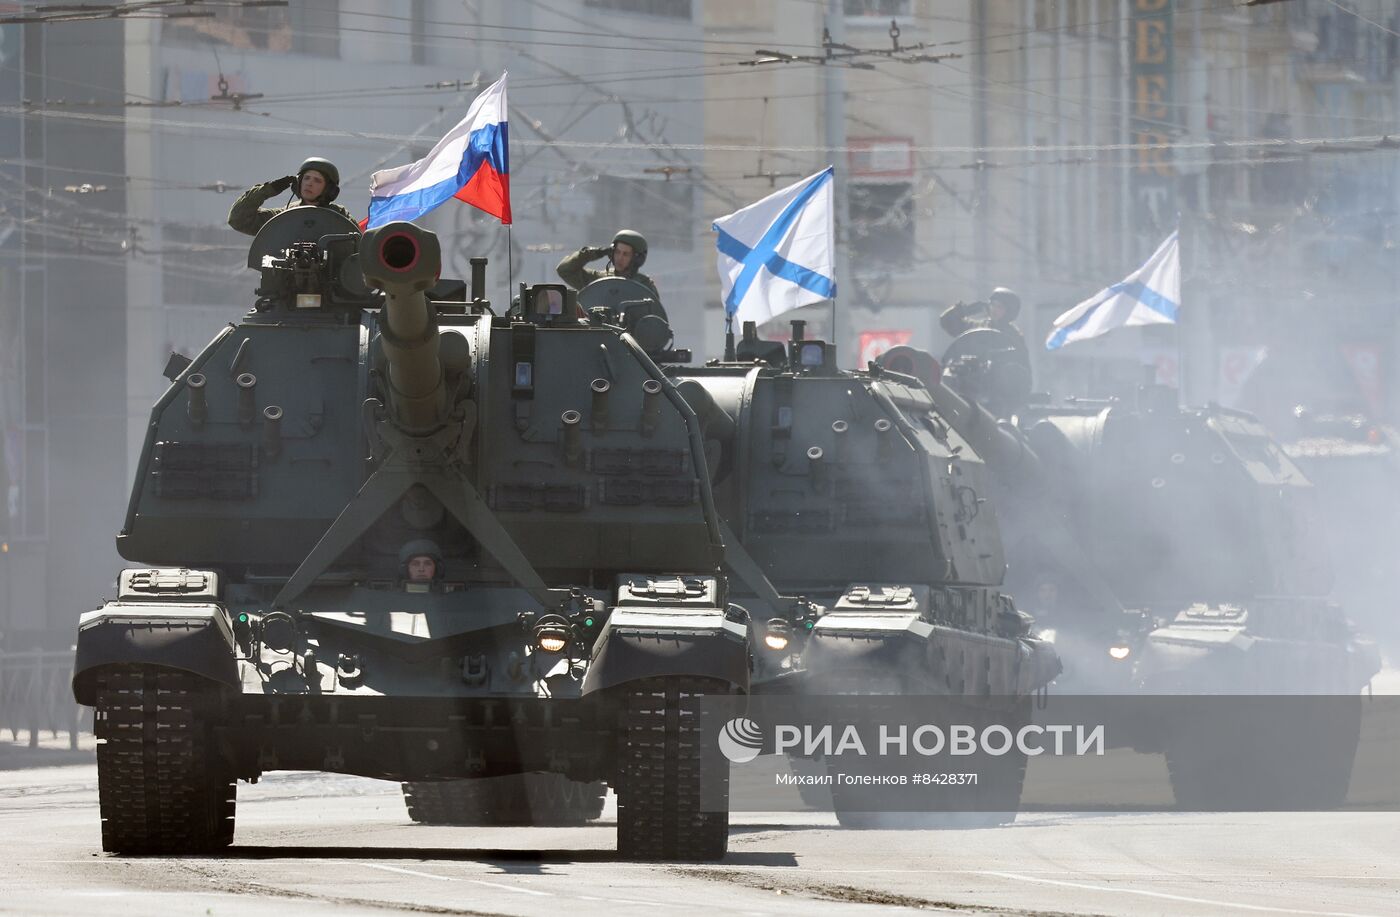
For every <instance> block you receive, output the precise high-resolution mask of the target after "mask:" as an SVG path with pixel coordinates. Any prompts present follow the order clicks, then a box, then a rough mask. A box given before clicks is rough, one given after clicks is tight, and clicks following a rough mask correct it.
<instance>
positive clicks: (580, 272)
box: [555, 246, 661, 302]
mask: <svg viewBox="0 0 1400 917" xmlns="http://www.w3.org/2000/svg"><path fill="white" fill-rule="evenodd" d="M611 252H612V249H611V248H594V247H592V246H585V247H583V248H580V249H579V250H578V251H576V252H574V253H573V254H572V255H569V256H568V257H567V258H565V259H564V260H563V261H560V262H559V267H557V268H555V270H557V271H558V272H559V276H560V277H561V278H563V280H564V282H565V283H567V284H568V285H569V286H571V287H573V288H574V289H575V290H582V289H583V288H584V287H586V286H588V285H589V284H590V283H592V282H593V281H595V280H602V279H603V278H604V277H621V278H623V279H624V280H635V281H636V282H637V283H640V284H641V285H642V286H644V287H646V288H647V289H649V290H651V295H652V296H653V297H655V298H656V301H657V302H661V294H660V293H659V292H657V289H656V284H655V283H653V282H652V279H651V278H650V277H648V276H647V275H646V274H643V273H642V272H641V271H632V272H631V273H627V274H615V273H614V272H613V269H612V265H608V268H607V270H605V271H600V270H597V269H596V268H591V267H585V265H586V264H588V262H590V261H597V260H598V259H599V258H605V257H607V256H608V255H609V254H610V253H611Z"/></svg>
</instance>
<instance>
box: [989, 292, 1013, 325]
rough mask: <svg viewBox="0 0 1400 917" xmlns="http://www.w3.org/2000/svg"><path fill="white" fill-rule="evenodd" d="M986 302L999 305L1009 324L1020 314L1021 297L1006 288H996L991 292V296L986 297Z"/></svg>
mask: <svg viewBox="0 0 1400 917" xmlns="http://www.w3.org/2000/svg"><path fill="white" fill-rule="evenodd" d="M987 300H988V302H996V303H1001V307H1002V309H1004V310H1005V311H1006V320H1007V321H1008V322H1009V321H1011V320H1013V319H1014V318H1016V316H1018V315H1020V314H1021V297H1019V296H1017V295H1016V291H1015V290H1012V289H1009V288H1007V287H997V288H996V289H995V290H993V291H992V295H991V296H989V297H987Z"/></svg>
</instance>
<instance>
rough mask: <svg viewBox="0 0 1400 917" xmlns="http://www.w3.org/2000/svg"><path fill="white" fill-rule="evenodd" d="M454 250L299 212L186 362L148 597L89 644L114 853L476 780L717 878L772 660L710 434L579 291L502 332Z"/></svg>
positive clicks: (78, 684) (84, 675)
mask: <svg viewBox="0 0 1400 917" xmlns="http://www.w3.org/2000/svg"><path fill="white" fill-rule="evenodd" d="M436 252H437V246H436V240H435V239H434V237H433V236H432V234H431V233H428V232H426V231H422V230H419V229H417V228H416V227H413V226H410V225H408V224H403V223H399V224H391V225H389V226H386V227H384V228H382V229H380V230H378V231H376V232H371V233H369V234H366V235H364V236H361V235H360V234H359V233H358V232H357V231H356V229H355V227H354V226H353V224H351V223H350V222H349V221H347V220H345V219H344V218H343V217H341V216H339V215H338V214H336V213H334V212H332V211H329V210H325V209H323V208H314V207H300V208H294V209H293V210H289V211H286V212H285V213H283V214H281V215H279V216H277V217H275V218H274V219H273V220H271V221H269V222H268V224H267V225H266V226H265V227H264V228H263V230H262V232H261V233H259V235H258V237H257V238H256V239H255V240H254V242H253V250H252V252H251V253H250V256H249V263H250V266H251V267H254V268H256V269H258V270H259V272H260V276H261V285H260V287H259V290H258V299H257V302H256V305H255V307H254V309H253V311H252V312H250V313H249V314H248V315H247V317H246V318H245V319H244V320H243V321H242V322H241V323H239V324H238V325H236V326H230V327H228V328H227V329H225V330H224V331H222V332H221V333H220V334H219V335H218V336H217V337H216V338H215V339H214V341H213V342H212V343H211V344H210V345H209V346H208V347H206V348H205V350H204V351H203V352H202V353H200V354H199V355H198V356H196V357H195V358H194V359H193V360H192V361H188V362H184V363H182V362H181V361H179V360H175V361H173V362H172V364H171V366H170V369H169V373H170V376H171V379H172V384H171V386H170V388H169V390H167V392H166V393H165V395H163V396H162V398H161V399H160V401H159V402H158V403H157V405H156V407H155V409H154V410H153V412H152V416H151V422H150V426H149V429H148V435H147V441H146V444H145V448H144V450H143V452H142V457H141V461H140V463H139V466H138V470H137V479H136V481H135V486H134V488H133V493H132V500H131V504H130V510H129V512H128V516H127V520H126V524H125V526H124V528H123V531H122V533H121V534H120V535H119V536H118V546H119V549H120V551H121V553H122V554H123V556H124V557H126V558H128V559H129V560H132V561H135V562H137V563H139V564H141V566H138V567H135V568H133V569H128V570H126V571H124V572H123V573H122V574H121V578H120V586H119V589H118V595H117V597H116V599H115V600H114V601H110V602H107V603H105V604H104V605H103V606H102V607H100V608H98V609H97V610H95V611H92V612H89V613H87V614H85V615H83V617H82V620H81V623H80V625H79V635H78V649H77V662H76V666H75V676H74V685H73V686H74V692H75V695H76V696H77V699H78V700H79V701H80V702H81V703H84V704H89V705H93V706H95V707H96V708H97V711H98V718H97V723H98V726H97V729H98V732H99V736H100V737H101V738H102V740H103V742H102V744H101V745H100V746H99V751H98V770H99V782H100V784H101V792H100V797H101V809H102V819H103V845H104V848H105V849H107V850H111V851H117V852H128V853H134V852H149V853H187V852H196V851H201V850H210V849H214V848H217V847H220V846H223V845H226V844H228V843H229V842H230V840H231V838H232V832H233V808H234V802H233V801H234V796H235V792H234V791H235V787H236V783H235V781H236V780H237V779H239V778H244V779H254V778H256V777H257V776H258V775H259V774H261V773H263V772H265V771H270V770H279V769H309V770H325V771H335V772H340V773H352V774H361V775H366V776H372V777H379V778H384V779H391V780H400V781H419V782H423V783H425V784H426V783H429V782H433V781H451V780H458V781H460V780H463V779H466V778H470V780H472V781H480V782H482V785H487V784H489V785H490V786H491V788H492V792H491V793H490V794H489V795H491V796H492V797H493V798H494V799H495V800H496V802H497V804H498V806H505V807H507V808H508V809H510V811H497V812H496V815H497V817H498V818H499V819H500V820H503V821H506V820H508V821H512V822H514V823H521V822H524V823H531V822H540V823H544V822H558V821H570V820H575V821H576V820H579V819H580V818H586V817H588V816H589V815H596V814H597V812H598V810H599V808H600V804H601V794H602V793H603V792H604V783H605V782H606V783H607V784H610V785H612V786H613V787H614V789H616V791H617V794H618V801H619V815H618V844H619V848H620V850H621V851H622V853H623V854H624V855H625V856H628V857H634V858H646V859H654V858H660V859H677V858H678V859H701V858H714V857H717V856H720V855H722V854H723V852H724V849H725V845H726V841H727V825H728V813H727V792H728V789H727V788H728V783H727V780H728V776H727V775H728V771H727V769H726V768H725V767H724V761H723V759H722V758H720V757H718V755H719V753H718V748H717V746H715V745H714V744H713V743H706V742H700V741H698V736H699V735H700V734H701V733H702V732H703V731H704V730H705V729H707V725H706V723H707V717H708V716H710V711H709V708H708V706H707V705H705V704H703V703H702V701H703V700H704V699H705V698H706V697H707V696H711V695H722V696H729V695H731V694H733V693H735V692H743V691H745V690H747V688H748V658H749V640H748V628H747V626H746V622H745V621H744V620H743V616H742V612H741V611H740V610H739V609H736V608H731V607H730V606H729V605H728V603H727V600H726V591H727V587H726V583H725V580H724V578H723V577H722V576H720V575H719V567H720V562H721V556H722V543H721V536H720V528H719V522H718V518H717V516H716V514H715V513H714V510H713V502H712V500H711V498H710V492H709V474H708V471H707V469H706V464H705V455H704V452H703V449H702V448H701V447H700V438H699V426H698V420H697V418H696V417H695V415H694V412H693V411H691V410H690V409H689V407H688V405H687V404H686V403H685V402H684V400H683V399H682V398H681V397H680V396H679V394H678V393H677V392H676V390H675V388H674V386H673V385H672V384H671V383H670V381H669V380H668V379H666V378H665V376H664V375H663V374H662V373H661V372H660V370H659V369H658V368H657V367H656V366H655V364H654V363H652V361H651V360H650V359H649V358H648V357H647V356H646V353H645V352H644V351H643V350H642V348H641V347H639V346H638V345H637V344H636V342H635V341H633V340H631V339H630V338H629V337H628V336H626V335H623V334H619V333H618V332H617V331H616V330H615V329H610V328H607V327H601V326H588V325H585V324H581V323H580V322H578V321H577V320H576V319H574V318H573V316H572V315H571V314H568V313H566V312H565V311H564V310H561V309H551V308H549V306H550V304H551V303H556V302H559V301H561V300H562V298H563V297H564V295H565V291H563V290H562V289H561V288H557V287H552V286H541V287H535V288H531V289H529V290H527V291H526V295H525V297H524V300H525V301H526V307H525V308H524V309H522V311H521V313H520V314H519V315H515V316H504V315H503V316H496V315H495V314H494V313H493V311H492V310H491V307H490V303H489V302H488V301H487V300H486V298H485V290H484V287H485V283H484V267H483V268H482V269H481V270H474V277H473V283H472V291H471V297H470V299H468V298H467V296H466V292H465V288H464V286H463V285H461V284H455V285H454V284H451V283H438V284H436V285H434V281H435V279H436V275H437V273H438V267H437V256H436ZM454 286H455V289H454ZM376 287H378V288H381V289H382V290H383V291H384V292H383V293H380V292H379V290H377V289H375V288H376ZM541 305H542V306H543V308H539V307H538V306H541ZM405 555H410V556H417V557H418V558H419V560H421V555H426V556H427V557H428V558H429V559H431V560H432V561H433V562H434V564H433V567H432V577H431V578H430V579H414V578H412V577H411V576H410V575H409V570H408V567H409V564H408V563H407V560H408V557H406V556H405ZM421 566H422V565H421V563H419V564H416V565H415V569H418V568H421ZM541 779H542V780H545V781H546V782H549V781H553V783H552V784H551V785H552V786H554V788H555V790H558V792H552V793H546V794H544V795H543V796H541V797H540V798H539V799H532V798H530V797H531V796H532V795H533V794H526V793H525V792H524V787H525V786H526V784H527V782H528V783H530V784H531V785H532V786H533V785H535V784H537V783H538V781H539V780H541ZM702 781H704V785H703V787H702ZM702 789H703V792H702ZM564 790H567V792H565V791H564ZM532 801H535V802H540V801H543V802H544V803H545V804H546V805H555V806H557V808H556V809H552V810H546V811H540V810H538V809H533V810H532V809H531V808H529V807H528V803H530V802H532ZM512 807H513V808H512Z"/></svg>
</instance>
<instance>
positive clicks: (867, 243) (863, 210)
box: [849, 182, 914, 267]
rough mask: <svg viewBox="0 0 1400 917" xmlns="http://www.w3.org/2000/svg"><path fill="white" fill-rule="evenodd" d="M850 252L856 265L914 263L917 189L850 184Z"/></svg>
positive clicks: (886, 184)
mask: <svg viewBox="0 0 1400 917" xmlns="http://www.w3.org/2000/svg"><path fill="white" fill-rule="evenodd" d="M849 187H850V201H849V205H850V212H851V235H850V250H851V256H852V258H853V263H854V264H856V265H862V264H866V265H870V264H878V265H881V266H884V267H889V266H891V265H908V264H911V263H912V262H913V260H914V186H913V185H912V184H910V183H909V182H878V183H877V182H865V183H862V182H852V183H851V184H850V186H849Z"/></svg>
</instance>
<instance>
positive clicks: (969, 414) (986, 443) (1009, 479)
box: [928, 379, 1050, 495]
mask: <svg viewBox="0 0 1400 917" xmlns="http://www.w3.org/2000/svg"><path fill="white" fill-rule="evenodd" d="M928 393H929V395H930V396H932V398H933V404H934V407H936V408H938V412H939V413H940V414H942V415H943V417H944V418H945V419H946V420H947V421H948V422H949V423H950V424H951V425H952V427H953V429H954V430H957V431H958V433H959V435H961V436H962V437H963V438H964V439H966V440H967V441H968V442H969V443H971V444H972V448H974V449H976V450H977V454H978V455H980V456H981V457H982V459H983V460H984V461H985V462H986V463H987V467H989V468H990V469H991V470H992V471H993V472H995V473H996V474H997V475H999V476H1000V477H1001V478H1002V479H1003V480H1005V481H1006V483H1007V484H1008V485H1009V486H1010V487H1012V488H1014V489H1022V490H1026V489H1029V490H1032V491H1039V492H1040V493H1041V494H1042V495H1043V494H1044V493H1047V492H1048V491H1046V490H1044V489H1043V488H1046V487H1048V486H1049V485H1050V481H1049V476H1048V474H1047V473H1046V471H1045V466H1044V465H1043V464H1042V463H1041V461H1040V457H1039V456H1037V455H1036V454H1035V452H1034V451H1033V450H1032V449H1031V447H1030V445H1028V444H1027V443H1026V441H1025V440H1024V439H1023V438H1022V436H1021V434H1020V433H1018V432H1016V431H1014V430H1011V429H1007V427H1006V426H1004V425H1003V424H1002V422H1001V421H999V420H997V418H996V416H995V415H993V414H992V412H991V411H988V410H987V409H986V408H984V407H982V406H981V405H980V404H978V403H977V402H976V401H973V400H971V399H967V398H963V396H962V395H960V394H958V393H957V392H955V391H953V389H951V388H950V387H949V386H948V384H947V383H945V382H942V381H940V380H937V379H935V380H933V381H932V382H931V383H930V384H929V385H928Z"/></svg>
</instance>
